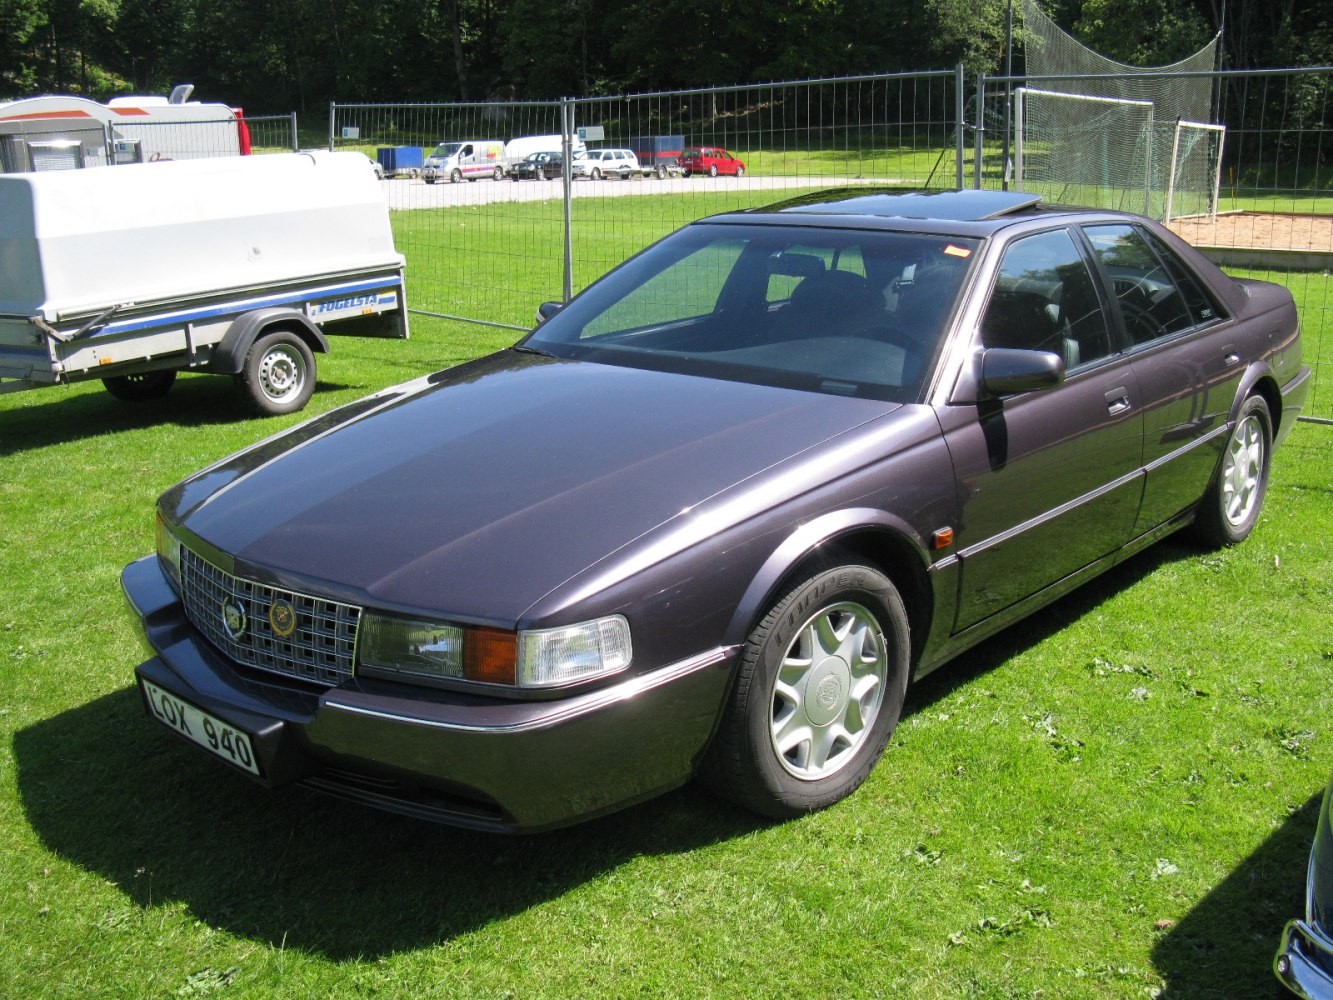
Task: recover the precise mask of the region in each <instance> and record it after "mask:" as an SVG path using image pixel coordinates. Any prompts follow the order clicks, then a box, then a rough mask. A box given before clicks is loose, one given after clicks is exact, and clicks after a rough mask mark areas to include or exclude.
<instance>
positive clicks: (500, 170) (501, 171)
mask: <svg viewBox="0 0 1333 1000" xmlns="http://www.w3.org/2000/svg"><path fill="white" fill-rule="evenodd" d="M491 176H492V177H494V178H495V179H496V180H497V181H502V180H504V179H505V168H504V167H496V168H495V170H494V171H492V173H491Z"/></svg>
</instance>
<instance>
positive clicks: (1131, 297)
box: [1084, 225, 1221, 344]
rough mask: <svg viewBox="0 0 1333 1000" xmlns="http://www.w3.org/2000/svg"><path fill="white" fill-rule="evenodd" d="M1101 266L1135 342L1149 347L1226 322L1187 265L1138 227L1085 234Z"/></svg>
mask: <svg viewBox="0 0 1333 1000" xmlns="http://www.w3.org/2000/svg"><path fill="white" fill-rule="evenodd" d="M1084 232H1085V233H1087V236H1088V240H1089V241H1090V242H1091V243H1092V246H1093V250H1094V251H1095V252H1096V254H1097V258H1098V260H1100V261H1101V264H1102V267H1103V268H1104V269H1105V271H1106V273H1107V276H1108V277H1109V278H1110V280H1111V285H1112V287H1113V288H1114V290H1115V297H1116V301H1117V302H1118V303H1119V305H1120V315H1121V316H1122V317H1123V318H1124V321H1125V328H1126V330H1127V331H1128V332H1129V337H1130V340H1131V341H1133V342H1134V343H1135V344H1147V343H1151V342H1152V341H1154V340H1158V339H1160V338H1163V337H1170V336H1173V335H1175V334H1178V333H1183V332H1184V331H1186V330H1192V329H1195V328H1196V327H1200V326H1207V325H1209V324H1211V323H1215V322H1217V321H1218V319H1220V318H1221V316H1220V312H1219V310H1218V308H1217V305H1216V304H1215V303H1214V302H1213V300H1212V298H1211V297H1210V296H1209V295H1208V293H1207V292H1206V291H1205V290H1204V289H1203V287H1202V285H1201V284H1200V282H1199V281H1198V279H1197V278H1195V277H1194V275H1193V274H1192V273H1191V272H1190V270H1189V268H1188V267H1186V266H1185V264H1184V262H1182V261H1181V260H1180V258H1179V257H1177V256H1176V254H1175V253H1174V252H1172V250H1171V249H1170V248H1169V247H1167V246H1166V245H1165V244H1164V243H1163V242H1162V241H1161V240H1159V239H1157V238H1156V237H1154V236H1152V235H1151V234H1150V233H1147V232H1145V231H1143V230H1141V229H1139V228H1138V227H1137V226H1132V225H1108V226H1087V227H1085V228H1084Z"/></svg>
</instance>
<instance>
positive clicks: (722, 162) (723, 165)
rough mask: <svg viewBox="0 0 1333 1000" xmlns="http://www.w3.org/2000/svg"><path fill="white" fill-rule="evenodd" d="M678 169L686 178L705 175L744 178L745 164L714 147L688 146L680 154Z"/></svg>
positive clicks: (723, 150)
mask: <svg viewBox="0 0 1333 1000" xmlns="http://www.w3.org/2000/svg"><path fill="white" fill-rule="evenodd" d="M680 167H681V172H682V173H684V174H685V176H686V177H689V176H690V175H691V174H707V175H708V176H709V177H716V176H717V175H718V174H726V175H728V176H731V177H744V176H745V164H744V163H742V162H741V161H740V160H738V159H736V157H734V156H732V155H731V154H730V153H728V152H727V151H726V150H725V149H719V148H718V147H716V146H690V147H689V148H688V149H686V150H685V152H684V153H682V154H681V157H680Z"/></svg>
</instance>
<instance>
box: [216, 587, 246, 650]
mask: <svg viewBox="0 0 1333 1000" xmlns="http://www.w3.org/2000/svg"><path fill="white" fill-rule="evenodd" d="M249 623H250V621H249V618H247V617H246V614H245V605H243V604H242V603H241V602H240V601H238V600H236V599H235V598H234V597H229V598H227V599H226V600H224V601H223V602H222V627H223V628H224V629H226V630H227V635H229V636H230V637H231V638H232V639H233V640H239V639H240V638H241V637H242V636H243V635H245V629H246V626H247V625H249Z"/></svg>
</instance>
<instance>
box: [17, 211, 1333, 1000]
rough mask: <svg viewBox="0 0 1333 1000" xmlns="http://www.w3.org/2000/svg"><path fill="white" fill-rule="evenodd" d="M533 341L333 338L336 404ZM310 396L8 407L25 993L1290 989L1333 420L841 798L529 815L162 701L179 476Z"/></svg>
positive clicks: (1045, 622) (1099, 591)
mask: <svg viewBox="0 0 1333 1000" xmlns="http://www.w3.org/2000/svg"><path fill="white" fill-rule="evenodd" d="M646 200H647V199H621V201H624V202H631V201H633V202H644V201H646ZM596 210H597V211H599V212H620V211H624V209H623V208H620V207H616V206H613V205H611V204H610V200H608V203H607V204H606V205H603V206H600V207H598V208H597V209H596ZM534 211H536V210H534ZM542 218H543V217H542V216H535V217H534V220H532V221H530V222H529V223H523V222H521V221H520V222H519V223H517V224H518V225H524V224H531V225H538V224H540V225H544V224H545V223H544V222H542V221H541V219H542ZM622 222H624V225H622V224H621V222H618V223H617V224H616V226H615V227H609V228H607V229H605V230H604V231H605V232H622V231H623V232H624V234H625V235H624V236H623V237H622V238H623V239H624V240H625V241H626V244H628V242H629V241H632V240H642V241H643V242H646V241H647V240H648V239H649V238H651V236H652V233H653V231H654V227H657V226H660V225H664V224H667V222H666V220H649V221H648V222H647V223H640V224H639V226H638V227H637V228H633V227H631V226H630V225H629V223H628V221H627V220H622ZM395 223H396V224H401V223H400V222H399V220H397V219H396V220H395ZM400 235H403V234H402V231H401V230H400ZM430 239H431V235H430V232H426V233H424V234H422V235H420V238H419V241H418V242H419V243H420V244H421V245H423V246H425V245H428V244H429V241H430ZM601 252H605V253H606V254H607V255H608V256H612V255H614V254H615V253H618V252H620V251H619V249H616V248H609V247H608V248H603V250H602V251H601ZM408 253H409V256H410V257H411V259H412V264H411V266H412V269H413V271H414V273H420V272H421V271H423V270H424V269H426V268H428V267H445V266H448V265H447V260H446V259H445V258H443V257H440V258H438V259H432V258H431V257H430V256H429V253H428V252H427V251H425V250H421V249H418V246H417V242H413V243H412V244H411V245H410V246H409V247H408ZM527 266H528V265H527V264H526V263H525V262H521V261H520V262H516V263H512V264H511V265H510V266H509V267H508V268H507V269H505V270H499V269H498V267H499V265H497V270H495V271H494V272H493V273H492V275H491V280H493V281H495V282H510V283H512V284H515V285H522V281H521V280H519V279H518V278H516V277H514V276H513V273H514V272H515V271H517V270H521V269H523V268H525V267H527ZM581 280H582V278H581ZM1310 280H1311V281H1313V279H1310ZM1325 281H1327V279H1325ZM1298 294H1302V293H1300V292H1298ZM1306 294H1314V292H1307V293H1306ZM1320 294H1322V292H1321V293H1320ZM523 318H526V317H523ZM519 321H521V320H519ZM513 338H514V334H512V333H511V332H507V331H503V330H488V329H485V328H480V327H472V326H464V325H461V324H448V323H444V322H440V321H435V320H429V319H416V320H414V324H413V338H412V339H411V340H410V341H407V342H393V341H389V342H385V341H373V340H352V339H340V340H336V341H335V343H334V352H333V353H332V354H331V355H329V356H327V357H326V358H324V359H322V362H321V378H320V386H319V390H318V391H317V393H316V395H315V397H314V399H313V400H312V402H311V404H310V406H309V408H308V409H307V411H306V412H305V414H303V415H302V416H311V415H314V414H316V413H320V412H323V411H326V410H327V409H329V408H331V407H333V406H336V405H338V404H340V403H343V402H347V401H351V400H353V399H356V398H358V397H360V396H362V395H364V394H366V393H368V392H371V391H374V390H376V389H379V388H381V387H383V386H386V385H389V384H392V383H395V382H399V381H402V380H404V379H407V378H410V377H413V376H415V375H418V374H421V373H424V372H427V371H430V370H433V369H436V368H439V367H443V366H446V365H450V364H453V363H456V362H458V361H461V360H463V359H466V358H469V357H474V356H476V355H478V354H481V353H484V352H486V351H489V350H493V349H496V348H498V347H500V346H503V345H505V344H506V343H508V342H510V341H512V339H513ZM297 419H299V418H298V417H287V418H270V419H263V420H259V419H253V418H252V417H251V416H250V415H249V413H248V411H247V410H246V409H245V408H244V406H243V404H242V403H241V401H240V399H239V397H238V395H237V394H236V393H235V391H234V389H233V387H232V385H231V384H230V382H229V381H228V380H226V379H222V378H216V377H209V376H185V377H182V379H181V380H180V381H179V382H178V383H177V385H176V387H175V388H174V389H173V390H172V393H171V394H170V396H169V397H168V398H167V399H166V400H164V401H161V402H160V403H157V404H152V405H147V406H141V407H130V406H125V405H123V404H120V403H118V402H117V401H115V400H114V399H112V398H111V397H110V396H109V395H108V394H106V393H105V392H103V391H102V390H101V389H100V387H98V386H95V385H93V386H82V387H75V388H69V389H64V388H61V389H46V390H42V391H37V392H30V393H22V394H14V395H4V396H0V461H3V463H4V466H3V467H4V475H3V477H2V478H0V511H3V517H4V522H3V527H4V542H3V544H2V545H0V736H2V737H3V738H2V739H0V831H3V836H0V997H6V998H7V997H15V998H19V997H69V998H76V997H77V998H86V997H199V996H207V995H220V996H225V997H269V996H283V997H309V996H337V997H364V996H381V997H431V996H435V997H466V998H473V997H487V998H489V997H494V998H501V997H521V998H544V997H550V998H564V997H604V996H611V997H656V996H660V997H684V996H690V997H718V998H730V997H770V996H775V995H785V996H795V997H812V998H821V1000H822V998H825V997H829V996H835V995H846V996H855V997H861V996H867V997H877V996H878V997H894V998H898V997H922V998H935V997H950V998H952V997H976V998H992V997H993V998H1018V997H1024V998H1031V997H1036V996H1044V997H1107V998H1112V997H1114V998H1142V997H1146V996H1154V995H1156V996H1165V997H1171V998H1179V1000H1194V998H1206V997H1228V998H1235V997H1268V996H1270V995H1271V992H1272V990H1271V983H1272V976H1271V972H1270V971H1269V964H1270V963H1271V959H1272V952H1273V949H1274V947H1275V945H1276V941H1277V936H1278V933H1279V932H1280V929H1281V926H1282V924H1283V922H1284V921H1285V920H1286V919H1288V918H1289V917H1291V916H1293V915H1295V914H1297V913H1298V911H1299V908H1300V900H1301V889H1302V887H1303V884H1304V876H1305V857H1306V851H1307V850H1308V845H1309V840H1310V837H1311V835H1312V832H1313V825H1314V821H1315V817H1316V811H1317V804H1318V793H1319V792H1320V790H1321V789H1322V787H1323V785H1324V783H1325V782H1326V780H1327V779H1328V776H1329V773H1330V770H1333V743H1331V742H1330V734H1329V732H1328V729H1327V705H1328V691H1329V682H1330V674H1331V672H1333V631H1331V629H1330V624H1329V615H1328V608H1329V606H1330V604H1331V603H1333V543H1330V541H1329V539H1330V537H1333V502H1331V501H1333V486H1331V485H1330V478H1329V470H1330V468H1333V428H1329V427H1325V426H1318V425H1311V424H1303V425H1299V426H1298V427H1297V428H1296V430H1295V431H1294V433H1293V435H1292V438H1291V439H1290V441H1289V442H1288V444H1287V445H1286V447H1285V448H1284V449H1283V450H1282V451H1281V452H1279V453H1278V455H1277V457H1276V460H1275V462H1274V467H1273V474H1274V478H1273V485H1272V488H1271V490H1270V492H1269V497H1268V506H1267V508H1266V511H1265V514H1264V517H1263V519H1262V521H1261V522H1260V524H1259V526H1258V528H1257V530H1256V532H1255V534H1254V535H1253V536H1252V537H1251V539H1250V540H1249V541H1247V542H1246V543H1245V544H1244V545H1242V546H1240V547H1238V548H1235V549H1232V550H1228V551H1226V552H1211V551H1202V550H1199V549H1197V548H1194V547H1191V546H1190V545H1188V544H1187V543H1185V542H1184V541H1176V540H1168V541H1167V542H1166V543H1164V544H1162V545H1159V546H1158V547H1157V548H1155V549H1154V550H1152V551H1150V552H1148V553H1145V554H1144V555H1142V556H1140V557H1138V558H1136V559H1134V560H1132V561H1131V562H1129V563H1127V564H1125V565H1124V566H1122V567H1120V568H1119V569H1117V570H1116V571H1114V572H1113V573H1111V574H1110V575H1108V576H1106V577H1104V578H1102V579H1101V580H1100V581H1098V582H1096V583H1094V584H1093V585H1091V586H1089V587H1087V588H1085V589H1083V590H1082V591H1080V592H1079V593H1077V594H1075V595H1073V596H1071V597H1070V598H1067V599H1066V600H1064V601H1062V602H1060V603H1058V604H1056V605H1054V606H1052V607H1050V608H1048V609H1047V610H1046V611H1044V612H1043V613H1042V614H1040V615H1039V616H1038V617H1036V618H1035V619H1033V620H1031V621H1030V622H1028V623H1026V624H1024V625H1021V626H1019V627H1018V628H1015V629H1013V630H1011V631H1010V632H1008V633H1006V634H1005V635H1003V636H1001V637H999V638H998V639H996V640H993V641H991V642H989V643H987V644H985V645H984V646H982V647H980V648H978V649H977V650H974V651H973V652H972V653H970V654H968V655H967V656H966V657H964V658H963V659H962V660H960V661H958V662H956V663H954V664H952V665H951V666H950V667H947V668H945V669H943V670H941V671H939V672H938V673H936V674H934V675H932V676H931V677H929V678H927V679H926V680H925V681H923V682H922V683H921V684H920V685H919V686H918V687H916V688H915V689H914V690H913V691H912V692H911V693H910V695H909V700H908V704H907V708H906V711H905V714H904V718H903V722H902V724H901V726H900V727H899V730H898V733H897V734H896V735H895V737H894V740H893V742H892V743H891V744H890V747H889V750H888V752H887V754H886V756H885V758H884V760H883V761H882V762H881V764H880V765H879V767H878V768H877V769H876V770H875V772H874V773H873V774H872V775H871V777H870V779H869V781H868V782H867V784H866V785H865V786H864V787H863V789H862V790H861V791H860V792H859V793H858V794H857V795H856V796H854V797H853V798H852V799H851V800H849V801H847V802H845V803H843V804H841V805H839V806H837V807H835V808H833V809H831V810H829V811H827V812H824V813H821V814H818V815H815V816H811V817H808V818H805V819H802V820H799V821H794V822H789V823H782V824H774V823H767V822H762V821H759V820H757V819H755V818H754V817H753V816H750V815H748V814H745V813H742V812H739V811H737V810H735V809H733V808H731V807H729V806H726V805H724V804H722V803H719V802H718V801H716V800H714V799H712V798H711V797H710V796H708V795H707V794H706V793H704V792H703V791H701V790H699V789H697V788H694V787H688V788H685V789H682V790H680V791H678V792H676V793H673V794H671V795H669V796H666V797H665V798H662V799H660V800H657V801H654V802H651V803H648V804H645V805H643V806H640V807H637V808H635V809H632V810H629V811H628V812H625V813H623V814H620V815H617V816H614V817H610V818H607V819H604V820H600V821H597V822H594V823H590V824H587V825H584V826H581V827H578V828H575V829H572V830H567V831H563V832H557V833H554V834H549V835H545V836H541V837H532V838H499V837H490V836H482V835H477V834H471V833H465V832H459V831H455V830H451V829H447V828H440V827H435V826H430V825H427V824H423V823H419V822H415V821H411V820H407V819H401V818H397V817H392V816H386V815H379V814H376V813H373V812H370V811H366V810H363V809H361V808H358V807H354V806H350V805H344V804H342V803H340V802H337V801H334V800H329V799H324V798H321V797H318V796H316V795H314V794H311V793H307V792H304V791H299V790H285V791H279V792H266V791H264V790H262V789H259V788H257V787H255V786H252V785H251V784H250V783H249V782H247V781H246V780H245V779H243V778H241V777H239V776H236V775H233V774H231V773H229V772H227V771H225V770H224V769H223V768H222V767H221V766H220V765H218V764H216V763H215V762H214V761H212V760H210V759H207V758H205V757H204V755H203V754H200V753H197V752H195V751H194V750H193V749H192V748H190V747H188V746H186V745H184V744H183V743H181V742H180V741H178V740H176V739H174V738H172V737H171V736H170V735H169V734H167V733H165V732H164V731H162V730H160V729H159V728H157V727H156V726H154V725H153V724H151V723H150V722H149V721H148V720H147V719H146V718H145V717H144V714H143V711H142V708H141V706H140V704H139V701H138V697H137V694H136V693H135V691H134V689H133V687H132V684H131V680H132V671H133V668H134V666H135V664H136V663H138V662H139V659H140V658H141V656H142V655H143V654H142V653H141V651H140V648H139V646H138V645H137V642H136V640H135V638H134V633H133V630H132V628H131V626H130V621H129V616H128V614H127V613H126V612H125V611H124V610H123V608H122V602H121V598H120V595H119V591H118V582H117V578H118V574H119V571H120V569H121V567H122V566H123V565H124V564H125V563H127V562H129V561H130V560H132V559H134V558H136V557H138V556H140V555H142V554H144V553H146V552H148V551H150V549H151V548H152V507H153V501H154V499H155V498H156V496H157V495H158V494H159V493H160V492H161V491H162V490H164V489H165V488H166V487H168V486H169V485H170V484H171V483H172V482H174V481H175V480H177V479H178V478H180V477H181V476H183V475H185V474H187V473H189V472H191V471H194V470H195V469H198V468H200V467H201V466H203V465H205V464H207V463H209V462H211V461H213V460H215V459H216V458H219V457H221V456H222V455H225V454H227V453H229V452H231V451H232V450H234V449H236V448H240V447H243V446H245V445H247V444H249V443H252V442H254V441H256V440H258V439H260V438H262V437H264V436H266V435H268V434H271V433H273V432H275V431H277V430H279V429H280V428H282V427H284V426H287V425H289V424H291V423H293V422H295V421H296V420H297Z"/></svg>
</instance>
